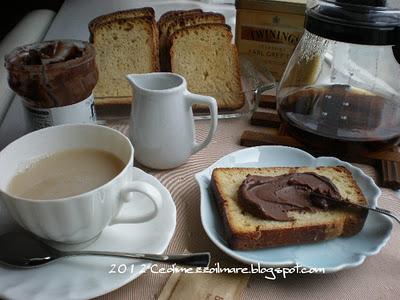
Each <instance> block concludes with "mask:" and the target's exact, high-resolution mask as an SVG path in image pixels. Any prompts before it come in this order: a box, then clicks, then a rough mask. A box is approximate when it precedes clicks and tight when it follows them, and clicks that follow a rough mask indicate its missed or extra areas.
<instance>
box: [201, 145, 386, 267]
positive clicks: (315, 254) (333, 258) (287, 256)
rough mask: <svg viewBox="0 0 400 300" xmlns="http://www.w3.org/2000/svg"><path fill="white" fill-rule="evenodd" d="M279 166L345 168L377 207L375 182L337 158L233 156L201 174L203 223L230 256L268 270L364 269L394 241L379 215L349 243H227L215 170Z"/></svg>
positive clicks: (264, 153) (262, 152)
mask: <svg viewBox="0 0 400 300" xmlns="http://www.w3.org/2000/svg"><path fill="white" fill-rule="evenodd" d="M278 166H282V167H284V166H287V167H289V166H293V167H296V166H297V167H299V166H310V167H317V166H344V167H345V168H347V169H348V170H349V171H350V172H351V173H352V175H353V177H354V179H355V180H356V181H357V184H358V185H359V187H360V188H361V190H362V192H363V194H364V196H365V197H366V198H367V200H368V202H369V204H370V205H371V206H373V207H375V206H376V205H377V200H378V198H379V196H380V194H381V192H380V189H379V188H378V187H377V186H376V184H375V183H374V181H373V180H372V178H370V177H368V176H367V175H366V174H365V173H364V172H363V171H362V170H361V169H359V168H357V167H354V166H353V165H351V164H349V163H347V162H344V161H341V160H339V159H337V158H334V157H318V158H315V157H313V156H312V155H310V154H308V153H307V152H304V151H302V150H299V149H296V148H290V147H282V146H260V147H252V148H247V149H243V150H239V151H236V152H233V153H231V154H228V155H226V156H224V157H223V158H221V159H220V160H218V161H217V162H216V163H214V164H213V165H212V166H210V167H208V168H207V169H205V170H203V171H202V172H200V173H197V174H196V180H197V182H198V184H199V187H200V192H201V221H202V224H203V227H204V230H205V231H206V233H207V235H208V236H209V238H210V239H211V240H212V242H213V243H214V244H215V245H216V246H218V248H220V249H221V250H222V251H223V252H225V253H226V254H227V255H229V256H231V257H233V258H235V259H237V260H239V261H241V262H244V263H247V264H255V265H257V264H258V263H259V264H260V265H261V266H266V267H283V266H293V265H296V264H297V265H299V266H303V267H306V268H324V270H325V272H326V273H328V272H336V271H339V270H342V269H346V268H351V267H356V266H359V265H361V264H362V263H363V262H364V260H365V259H366V257H367V256H371V255H375V254H377V253H378V252H379V251H380V250H381V249H382V248H383V246H384V245H385V244H386V243H387V241H388V240H389V238H390V234H391V231H392V221H391V219H389V218H388V217H386V216H383V215H381V214H379V213H375V212H370V213H369V214H368V217H367V220H366V221H365V225H364V227H363V229H362V231H361V232H360V233H358V234H357V235H355V236H352V237H347V238H336V239H333V240H330V241H323V242H319V243H314V244H304V245H294V246H286V247H277V248H269V249H268V248H266V249H258V250H249V251H239V250H233V249H231V248H229V246H228V244H227V243H226V241H225V239H224V238H223V237H224V232H223V227H222V221H221V218H220V216H219V214H218V211H217V207H216V204H215V200H214V198H213V196H212V194H211V193H210V191H209V189H208V187H209V184H210V180H211V174H212V171H213V170H214V169H215V168H217V167H257V168H262V167H278Z"/></svg>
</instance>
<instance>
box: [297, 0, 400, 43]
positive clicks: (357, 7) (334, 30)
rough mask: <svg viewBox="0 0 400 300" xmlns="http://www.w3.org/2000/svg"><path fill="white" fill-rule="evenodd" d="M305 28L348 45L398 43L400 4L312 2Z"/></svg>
mask: <svg viewBox="0 0 400 300" xmlns="http://www.w3.org/2000/svg"><path fill="white" fill-rule="evenodd" d="M305 29H306V30H308V31H309V32H311V33H314V34H316V35H319V36H321V37H324V38H327V39H331V40H336V41H341V42H347V43H354V44H365V45H395V44H400V1H398V0H311V1H309V3H308V5H307V9H306V20H305Z"/></svg>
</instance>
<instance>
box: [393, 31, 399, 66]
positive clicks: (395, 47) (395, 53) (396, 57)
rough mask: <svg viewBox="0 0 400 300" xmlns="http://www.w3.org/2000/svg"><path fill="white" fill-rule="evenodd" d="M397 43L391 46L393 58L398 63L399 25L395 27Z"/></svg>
mask: <svg viewBox="0 0 400 300" xmlns="http://www.w3.org/2000/svg"><path fill="white" fill-rule="evenodd" d="M396 33H397V36H396V40H397V43H396V44H395V45H394V46H393V47H392V50H393V55H394V58H395V59H396V60H397V62H398V63H399V64H400V27H396Z"/></svg>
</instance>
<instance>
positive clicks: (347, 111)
mask: <svg viewBox="0 0 400 300" xmlns="http://www.w3.org/2000/svg"><path fill="white" fill-rule="evenodd" d="M399 63H400V3H399V1H398V0H352V1H348V0H312V1H308V5H307V10H306V19H305V33H304V35H303V37H302V39H301V40H300V42H299V44H298V46H297V47H296V49H295V51H294V53H293V55H292V57H291V59H290V61H289V64H288V66H287V68H286V70H285V73H284V75H283V77H282V80H281V82H280V85H279V88H278V92H277V99H278V112H279V115H280V117H281V119H282V121H283V122H284V124H286V125H287V130H288V132H289V134H291V135H293V136H294V137H295V138H297V139H299V140H300V141H302V142H303V143H304V144H305V145H306V146H310V147H312V148H317V149H319V150H324V151H328V152H349V151H350V152H354V151H360V152H361V151H369V150H379V149H383V148H386V147H392V146H393V145H396V144H398V143H399V141H400V84H399V83H400V64H399Z"/></svg>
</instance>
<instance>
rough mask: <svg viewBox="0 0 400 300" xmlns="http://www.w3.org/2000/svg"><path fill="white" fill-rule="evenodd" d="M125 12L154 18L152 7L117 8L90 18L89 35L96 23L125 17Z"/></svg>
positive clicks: (135, 15)
mask: <svg viewBox="0 0 400 300" xmlns="http://www.w3.org/2000/svg"><path fill="white" fill-rule="evenodd" d="M127 14H131V16H129V17H145V16H148V17H152V18H155V13H154V9H153V8H152V7H141V8H133V9H126V10H119V11H116V12H113V13H109V14H105V15H101V16H98V17H96V18H94V19H93V20H91V21H90V22H89V24H88V28H89V32H90V36H91V37H92V32H93V28H94V27H95V26H96V25H97V24H101V23H103V22H106V21H112V20H116V19H121V18H126V17H127Z"/></svg>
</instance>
